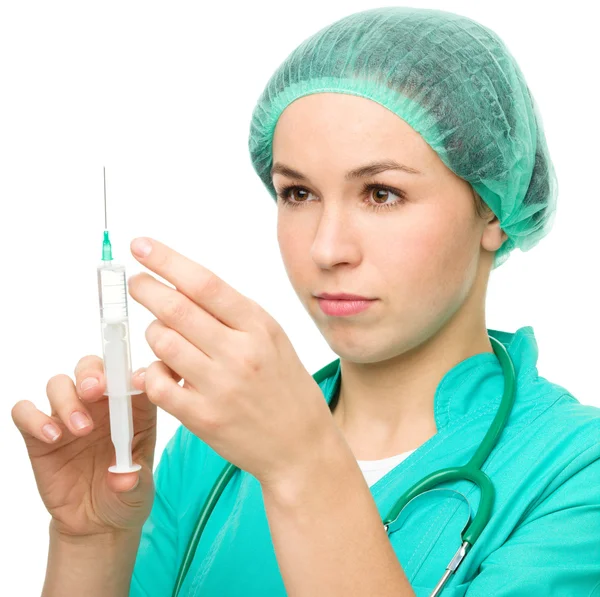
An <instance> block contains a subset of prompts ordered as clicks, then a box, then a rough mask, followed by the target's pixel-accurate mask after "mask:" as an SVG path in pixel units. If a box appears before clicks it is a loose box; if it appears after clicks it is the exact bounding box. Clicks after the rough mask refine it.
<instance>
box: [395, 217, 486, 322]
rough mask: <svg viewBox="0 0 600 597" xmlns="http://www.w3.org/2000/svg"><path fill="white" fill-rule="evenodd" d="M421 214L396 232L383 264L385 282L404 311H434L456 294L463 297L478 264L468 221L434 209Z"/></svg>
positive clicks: (473, 238)
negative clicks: (441, 213)
mask: <svg viewBox="0 0 600 597" xmlns="http://www.w3.org/2000/svg"><path fill="white" fill-rule="evenodd" d="M421 215H422V217H420V218H419V221H411V222H410V224H409V225H406V226H402V232H398V231H396V232H395V234H394V237H393V238H394V241H393V244H392V246H393V249H392V250H391V251H389V252H388V253H387V257H386V261H385V263H386V270H387V271H386V279H388V280H390V282H391V283H392V284H393V285H394V288H393V290H392V296H394V297H395V298H397V299H398V300H399V302H400V304H403V306H404V307H405V308H408V309H410V308H411V306H412V307H414V309H415V310H421V309H423V308H427V305H428V306H429V309H431V310H433V311H437V310H439V309H440V308H442V307H443V305H445V304H447V302H448V301H452V300H453V298H455V297H456V295H457V294H460V295H461V296H463V295H464V290H465V288H464V286H465V284H466V285H467V286H468V285H469V284H468V281H469V279H470V278H471V276H470V274H469V272H470V271H472V270H473V267H474V266H475V265H476V263H477V261H476V259H474V256H476V247H475V244H476V242H475V237H474V234H473V230H472V229H470V228H469V224H468V223H467V224H465V223H464V222H465V221H466V222H470V220H468V219H467V220H462V221H461V220H459V219H458V217H459V216H458V214H443V215H441V216H440V210H439V209H436V210H435V213H433V212H431V213H426V212H423V214H421ZM452 216H454V217H452ZM460 217H465V218H468V215H464V216H460ZM407 224H408V223H407ZM394 272H396V275H393V273H394ZM398 273H399V275H398Z"/></svg>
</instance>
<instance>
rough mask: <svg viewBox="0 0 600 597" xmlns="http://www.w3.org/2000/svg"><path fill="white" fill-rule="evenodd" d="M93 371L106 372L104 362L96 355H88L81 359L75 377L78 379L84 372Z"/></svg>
mask: <svg viewBox="0 0 600 597" xmlns="http://www.w3.org/2000/svg"><path fill="white" fill-rule="evenodd" d="M87 370H93V371H94V372H104V361H103V360H102V359H101V358H100V357H99V356H98V355H95V354H88V355H86V356H84V357H82V358H80V359H79V361H78V362H77V365H75V370H74V372H73V373H74V375H75V377H78V376H80V375H81V372H82V371H87Z"/></svg>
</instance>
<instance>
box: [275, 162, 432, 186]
mask: <svg viewBox="0 0 600 597" xmlns="http://www.w3.org/2000/svg"><path fill="white" fill-rule="evenodd" d="M385 170H401V171H402V172H407V173H409V174H423V173H422V172H420V171H419V170H415V168H411V167H410V166H406V165H404V164H399V163H398V162H395V161H394V160H384V161H383V162H371V163H370V164H366V165H364V166H360V167H359V168H355V169H354V170H350V171H349V172H347V173H346V176H345V178H346V180H354V179H355V178H362V177H364V176H374V175H375V174H379V173H380V172H384V171H385ZM274 174H282V175H283V176H289V177H290V178H296V179H298V180H305V181H307V180H308V177H307V176H305V175H304V174H302V172H298V170H294V169H293V168H290V167H289V166H286V165H285V164H282V163H280V162H276V163H275V164H273V167H272V168H271V178H273V175H274Z"/></svg>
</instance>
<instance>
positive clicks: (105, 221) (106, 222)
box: [102, 166, 108, 230]
mask: <svg viewBox="0 0 600 597" xmlns="http://www.w3.org/2000/svg"><path fill="white" fill-rule="evenodd" d="M102 171H103V173H104V230H108V219H107V217H106V166H102Z"/></svg>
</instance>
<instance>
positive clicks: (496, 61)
mask: <svg viewBox="0 0 600 597" xmlns="http://www.w3.org/2000/svg"><path fill="white" fill-rule="evenodd" d="M324 92H337V93H347V94H351V95H357V96H360V97H365V98H368V99H371V100H373V101H375V102H377V103H379V104H381V105H382V106H384V107H385V108H387V109H388V110H391V111H392V112H393V113H394V114H396V115H397V116H399V117H400V118H402V119H403V120H404V121H405V122H407V123H408V124H409V125H410V126H411V127H412V128H413V129H414V130H415V131H417V132H418V133H419V134H420V135H421V136H422V137H423V139H424V140H425V141H426V142H427V143H428V144H429V145H430V146H431V147H432V149H433V150H434V151H435V152H436V153H437V154H438V156H439V157H440V159H441V160H442V161H443V162H444V164H445V165H446V166H447V167H448V168H449V169H450V170H452V171H453V172H454V173H455V174H456V175H457V176H459V177H461V178H463V179H464V180H466V181H467V182H469V183H470V184H471V186H472V187H473V189H474V190H475V191H476V192H477V193H478V194H479V196H480V197H481V198H482V199H483V201H485V203H486V204H487V205H488V206H489V208H490V209H491V210H492V211H493V212H494V214H495V215H496V216H497V217H498V219H499V221H500V225H501V227H502V229H503V230H504V231H505V232H506V234H507V236H508V238H507V240H506V241H504V244H503V245H502V247H500V249H499V250H498V251H496V255H495V259H494V264H493V268H494V269H495V268H496V267H498V266H499V265H501V264H502V263H504V262H505V261H506V260H507V259H508V257H509V253H510V251H512V249H513V248H515V247H519V249H521V251H528V250H529V249H531V248H533V247H534V246H535V245H536V244H537V243H538V242H539V240H540V239H541V238H542V237H544V236H545V235H546V234H547V233H548V232H549V231H550V229H551V227H552V224H553V222H554V216H555V213H556V195H557V191H558V185H557V180H556V175H555V172H554V167H553V165H552V161H551V160H550V155H549V153H548V148H547V146H546V139H545V135H544V131H543V126H542V119H541V116H540V112H539V110H538V107H537V104H536V102H535V100H534V98H533V96H532V95H531V92H530V91H529V87H528V86H527V83H526V82H525V79H524V77H523V74H522V73H521V70H520V68H519V66H518V65H517V63H516V61H515V59H514V58H513V56H512V55H511V54H510V52H509V51H508V49H507V47H506V46H505V45H504V43H503V42H502V41H501V40H500V38H499V37H498V36H497V35H496V34H495V33H494V32H493V31H491V30H489V29H487V28H486V27H484V26H483V25H481V24H479V23H477V22H476V21H473V20H471V19H469V18H467V17H464V16H461V15H457V14H454V13H450V12H446V11H440V10H433V9H425V8H410V7H401V6H387V7H382V8H375V9H370V10H364V11H361V12H357V13H354V14H351V15H349V16H347V17H344V18H342V19H340V20H338V21H336V22H334V23H332V24H331V25H328V26H326V27H324V28H323V29H321V30H319V31H318V32H317V33H315V34H314V35H313V36H311V37H309V38H308V39H306V40H305V41H304V42H302V43H301V44H300V45H299V46H298V47H297V48H296V49H295V50H294V51H293V52H292V53H291V54H290V55H289V56H288V57H287V58H286V59H285V60H284V62H283V63H281V65H280V66H279V67H278V68H277V70H276V71H275V73H274V74H273V75H272V76H271V78H270V79H269V81H268V83H267V86H266V87H265V89H264V91H263V92H262V94H261V95H260V97H259V99H258V102H257V104H256V106H255V108H254V111H253V113H252V119H251V123H250V135H249V140H248V147H249V150H250V157H251V161H252V165H253V167H254V170H255V171H256V173H257V174H258V176H259V177H260V179H261V180H262V181H263V183H264V185H265V186H266V187H267V189H268V191H269V193H270V194H271V196H272V197H273V199H274V200H275V201H277V193H276V191H275V188H274V187H273V181H272V178H271V174H270V170H271V167H272V163H273V155H272V154H273V133H274V130H275V125H276V124H277V120H278V119H279V117H280V116H281V113H282V112H283V110H284V109H285V108H286V107H287V106H289V105H290V104H291V103H292V102H293V101H294V100H296V99H298V98H300V97H302V96H304V95H309V94H312V93H324Z"/></svg>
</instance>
